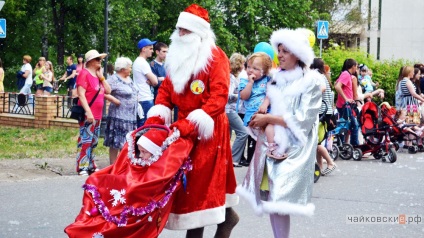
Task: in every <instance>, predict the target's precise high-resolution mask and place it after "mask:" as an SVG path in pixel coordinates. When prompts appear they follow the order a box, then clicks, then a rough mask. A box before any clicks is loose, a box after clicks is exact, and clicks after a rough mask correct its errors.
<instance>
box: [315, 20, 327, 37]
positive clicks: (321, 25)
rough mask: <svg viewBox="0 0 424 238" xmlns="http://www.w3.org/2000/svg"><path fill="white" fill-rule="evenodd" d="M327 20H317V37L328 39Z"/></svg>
mask: <svg viewBox="0 0 424 238" xmlns="http://www.w3.org/2000/svg"><path fill="white" fill-rule="evenodd" d="M328 27H329V24H328V21H318V24H317V38H318V39H328Z"/></svg>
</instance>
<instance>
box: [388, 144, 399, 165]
mask: <svg viewBox="0 0 424 238" xmlns="http://www.w3.org/2000/svg"><path fill="white" fill-rule="evenodd" d="M387 160H388V161H389V162H390V163H394V162H396V160H397V155H396V150H395V148H393V147H390V148H389V153H387Z"/></svg>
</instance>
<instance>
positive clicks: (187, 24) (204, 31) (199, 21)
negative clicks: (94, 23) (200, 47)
mask: <svg viewBox="0 0 424 238" xmlns="http://www.w3.org/2000/svg"><path fill="white" fill-rule="evenodd" d="M177 27H178V28H185V29H187V30H190V31H192V32H194V33H196V34H198V35H199V36H200V37H202V38H206V37H207V36H208V31H209V30H210V29H211V26H210V24H209V22H207V21H206V20H205V19H203V18H201V17H199V16H196V15H194V14H191V13H189V12H181V13H180V16H179V17H178V21H177Z"/></svg>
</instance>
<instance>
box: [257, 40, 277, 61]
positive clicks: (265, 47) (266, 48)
mask: <svg viewBox="0 0 424 238" xmlns="http://www.w3.org/2000/svg"><path fill="white" fill-rule="evenodd" d="M256 52H264V53H266V54H267V55H269V58H271V60H272V59H273V58H274V54H275V53H274V49H273V48H272V46H271V45H270V44H269V43H267V42H259V43H258V44H257V45H256V46H255V49H254V50H253V53H256Z"/></svg>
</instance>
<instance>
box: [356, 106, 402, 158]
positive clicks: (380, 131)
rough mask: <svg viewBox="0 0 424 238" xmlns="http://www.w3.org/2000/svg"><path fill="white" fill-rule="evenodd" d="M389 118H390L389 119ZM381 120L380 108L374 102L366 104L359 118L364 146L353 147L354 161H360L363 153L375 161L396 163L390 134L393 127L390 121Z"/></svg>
mask: <svg viewBox="0 0 424 238" xmlns="http://www.w3.org/2000/svg"><path fill="white" fill-rule="evenodd" d="M389 118H390V117H389ZM385 119H386V120H383V118H382V113H381V110H380V108H379V107H378V106H377V104H375V103H374V102H367V103H365V104H364V106H363V107H362V111H361V113H360V116H359V120H360V123H361V132H362V134H363V136H364V144H362V145H358V146H355V149H354V155H353V159H354V160H357V161H359V160H361V159H362V155H363V153H371V154H372V155H373V156H374V158H375V159H382V161H383V162H385V161H386V160H388V161H389V162H390V163H394V162H396V159H397V155H396V149H395V146H394V145H393V143H392V142H391V140H390V138H391V136H390V132H391V131H393V127H394V126H395V124H394V123H392V121H389V120H387V117H385Z"/></svg>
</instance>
